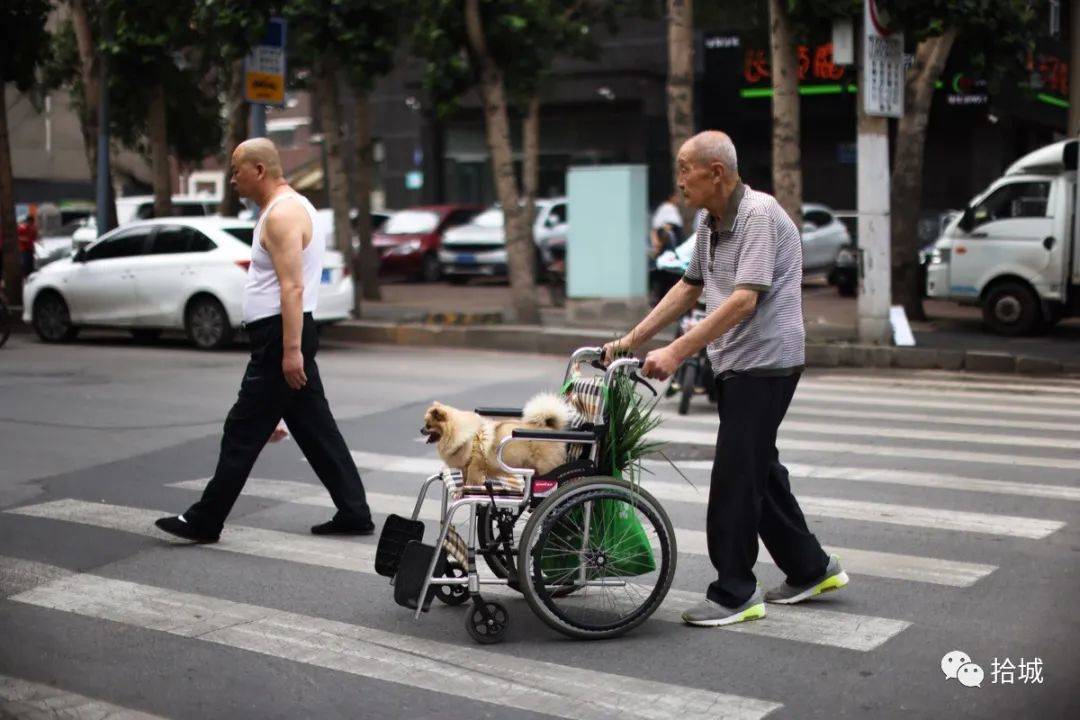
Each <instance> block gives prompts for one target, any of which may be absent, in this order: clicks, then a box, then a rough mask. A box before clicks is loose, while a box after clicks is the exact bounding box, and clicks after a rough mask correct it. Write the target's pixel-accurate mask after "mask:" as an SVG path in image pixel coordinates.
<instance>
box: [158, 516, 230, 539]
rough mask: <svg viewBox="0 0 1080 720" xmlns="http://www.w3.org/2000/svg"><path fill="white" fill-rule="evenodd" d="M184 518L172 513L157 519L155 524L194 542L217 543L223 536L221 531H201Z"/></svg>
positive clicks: (171, 533)
mask: <svg viewBox="0 0 1080 720" xmlns="http://www.w3.org/2000/svg"><path fill="white" fill-rule="evenodd" d="M183 518H184V516H183V515H170V516H169V517H163V518H161V519H160V520H155V521H154V524H155V525H157V526H158V528H160V529H161V530H164V531H165V532H167V533H169V534H170V535H175V536H176V537H181V538H184V539H185V540H191V541H192V542H197V543H216V542H217V541H218V540H219V539H220V538H221V533H207V532H204V531H201V530H199V529H198V528H196V527H195V526H193V525H191V524H190V523H188V522H187V521H185V520H184V519H183Z"/></svg>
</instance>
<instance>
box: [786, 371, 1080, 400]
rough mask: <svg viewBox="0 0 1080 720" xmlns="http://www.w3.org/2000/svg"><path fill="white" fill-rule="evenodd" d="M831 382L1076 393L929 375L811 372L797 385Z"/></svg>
mask: <svg viewBox="0 0 1080 720" xmlns="http://www.w3.org/2000/svg"><path fill="white" fill-rule="evenodd" d="M834 382H842V383H848V384H851V385H887V386H890V387H915V388H946V389H955V390H969V389H973V390H997V391H1001V392H1002V393H1003V394H1005V393H1009V392H1016V391H1021V392H1027V393H1032V394H1033V396H1035V397H1038V396H1039V393H1062V394H1066V395H1069V394H1072V395H1080V386H1077V385H1035V384H1031V383H1017V382H1004V381H1003V382H981V381H979V380H964V379H958V380H949V379H937V378H929V377H921V378H919V377H916V378H909V377H903V378H901V377H882V376H876V377H875V376H870V375H857V376H847V375H834V374H829V375H813V376H812V377H811V376H804V377H803V378H802V380H801V381H800V385H802V384H804V383H805V384H806V385H811V386H812V385H817V384H828V383H834Z"/></svg>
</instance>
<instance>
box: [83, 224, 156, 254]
mask: <svg viewBox="0 0 1080 720" xmlns="http://www.w3.org/2000/svg"><path fill="white" fill-rule="evenodd" d="M150 233H151V228H138V229H135V230H128V231H126V232H123V233H120V234H117V235H114V236H113V237H111V238H108V239H106V240H103V241H101V242H99V243H97V244H96V245H94V246H93V247H91V248H90V249H89V250H87V251H86V260H87V261H92V260H108V259H110V258H121V257H134V256H136V255H142V254H143V253H145V252H146V241H147V239H148V238H149V237H150Z"/></svg>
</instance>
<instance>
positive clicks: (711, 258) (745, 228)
mask: <svg viewBox="0 0 1080 720" xmlns="http://www.w3.org/2000/svg"><path fill="white" fill-rule="evenodd" d="M802 274H803V259H802V238H801V236H800V234H799V230H798V228H796V227H795V223H793V222H792V221H791V218H789V217H788V215H787V213H785V212H784V209H783V208H782V207H780V203H778V202H776V198H774V197H773V196H772V195H768V194H766V193H763V192H757V191H756V190H752V189H751V188H750V187H749V186H747V185H744V184H743V183H741V182H740V183H739V184H738V185H736V186H735V190H734V191H733V192H732V194H731V198H730V199H729V200H728V204H727V207H726V208H725V210H724V214H723V216H722V217H720V218H719V219H717V218H714V217H713V216H712V215H711V214H710V213H709V212H708V211H706V210H702V211H701V212H700V213H698V217H697V244H696V245H695V246H694V255H693V257H692V258H691V259H690V265H689V267H688V268H687V270H686V274H685V275H684V276H683V280H685V281H686V282H688V283H690V284H692V285H703V286H704V292H705V309H706V311H707V312H709V313H711V312H713V311H714V310H716V308H718V307H720V306H721V305H722V304H723V303H724V301H725V300H727V299H728V297H730V296H731V293H732V292H734V291H735V289H736V288H751V289H753V290H757V291H758V301H757V307H756V308H755V309H754V312H753V314H751V315H750V317H748V318H746V319H745V320H743V321H742V322H740V323H739V324H738V325H736V326H735V327H733V328H731V329H730V330H728V331H727V332H726V333H724V334H723V335H721V336H720V337H719V338H717V339H716V340H714V341H713V342H712V343H710V344H709V361H710V362H711V363H712V367H713V371H714V372H715V373H716V374H717V375H719V376H721V377H724V378H726V377H730V376H731V375H735V374H740V373H745V374H750V375H765V376H773V375H781V376H782V375H790V374H794V373H797V372H801V371H802V369H803V366H804V365H805V362H806V360H805V346H806V330H805V329H804V327H803V313H802Z"/></svg>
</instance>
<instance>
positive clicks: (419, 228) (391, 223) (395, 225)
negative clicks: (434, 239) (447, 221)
mask: <svg viewBox="0 0 1080 720" xmlns="http://www.w3.org/2000/svg"><path fill="white" fill-rule="evenodd" d="M438 225H439V215H438V213H433V212H430V211H428V210H402V211H401V212H396V213H394V214H393V215H391V216H390V219H389V220H387V221H386V224H385V225H383V227H382V232H384V233H386V234H387V235H408V234H413V233H429V232H431V231H432V230H434V229H435V228H436V227H437V226H438Z"/></svg>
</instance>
